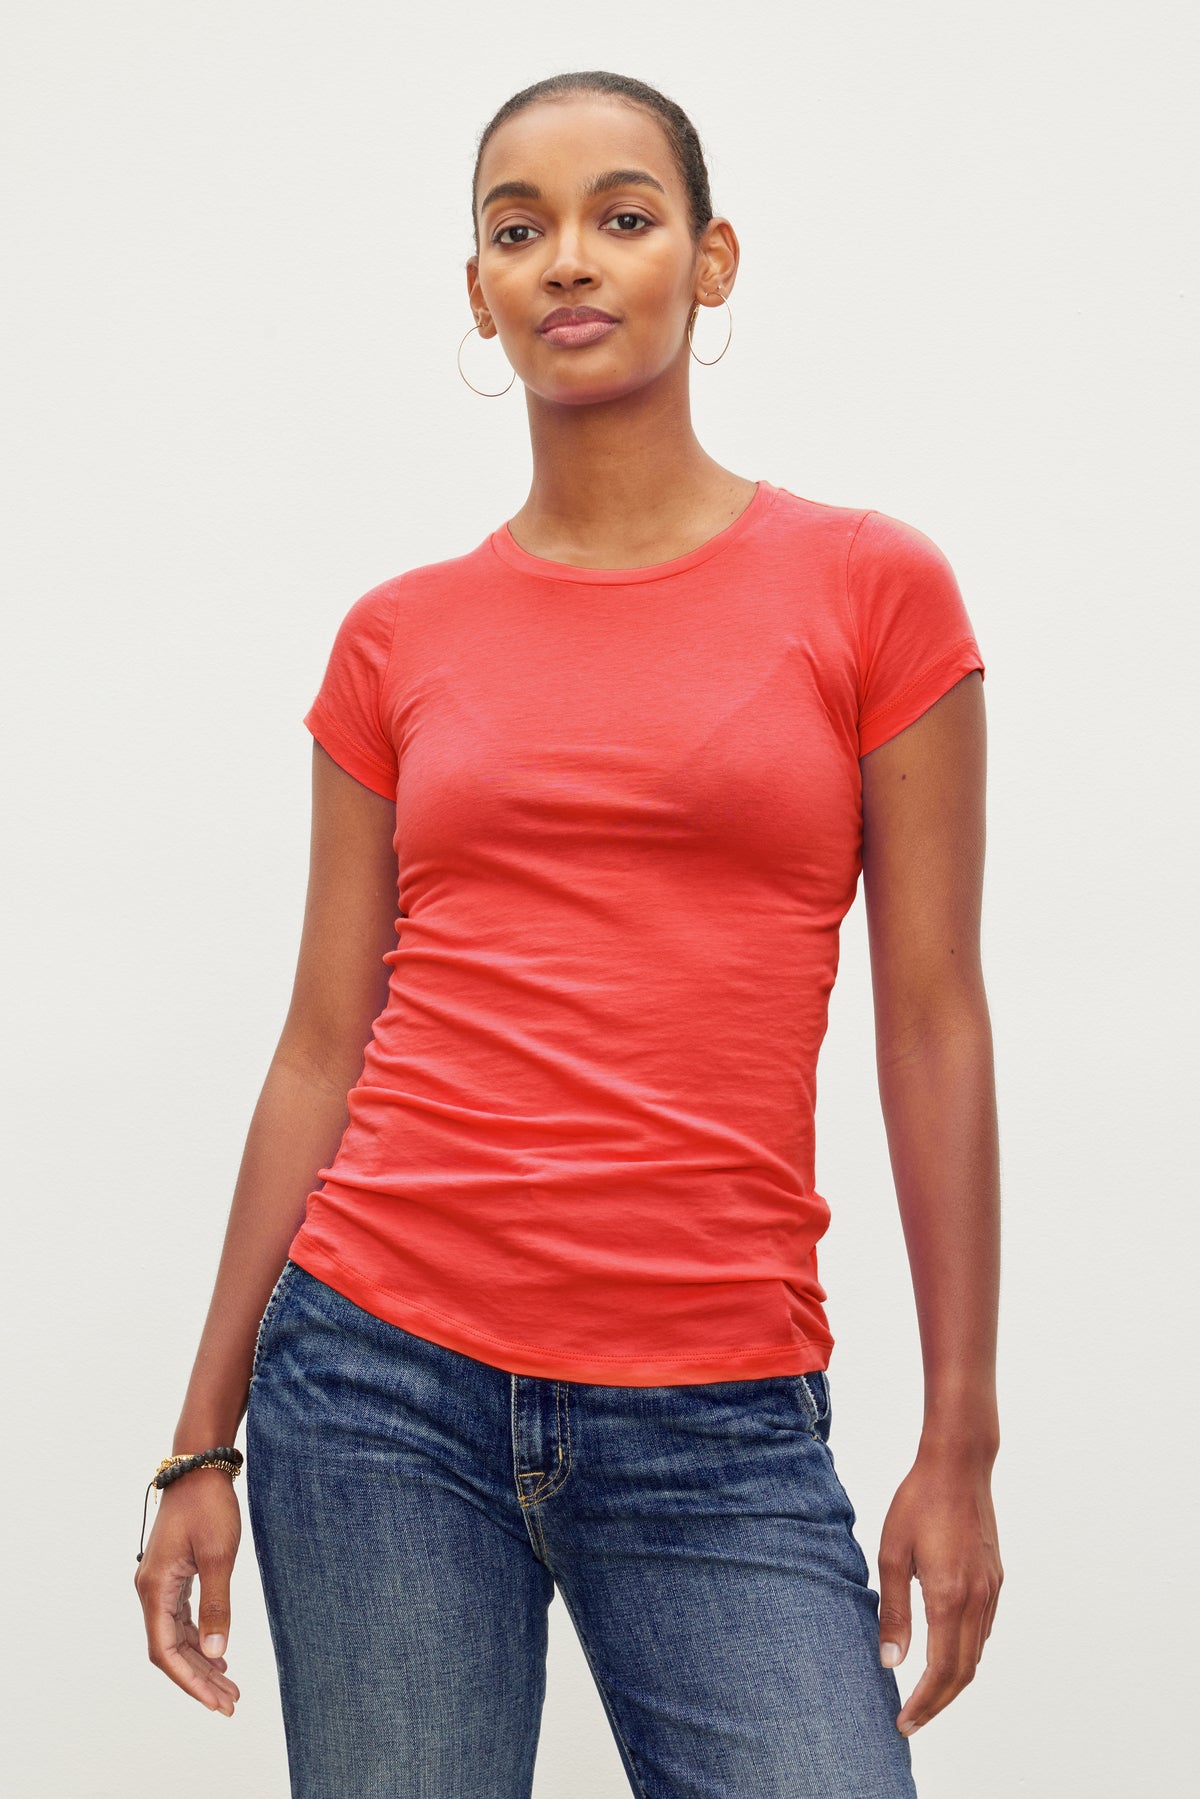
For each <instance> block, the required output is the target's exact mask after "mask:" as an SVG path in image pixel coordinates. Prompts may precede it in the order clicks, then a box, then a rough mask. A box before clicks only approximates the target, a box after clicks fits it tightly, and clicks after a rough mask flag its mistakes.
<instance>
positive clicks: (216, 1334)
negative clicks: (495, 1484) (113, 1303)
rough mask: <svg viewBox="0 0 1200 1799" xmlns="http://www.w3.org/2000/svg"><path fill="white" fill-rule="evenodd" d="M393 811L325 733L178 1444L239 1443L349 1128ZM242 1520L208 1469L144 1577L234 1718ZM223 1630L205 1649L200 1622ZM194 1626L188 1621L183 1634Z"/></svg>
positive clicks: (381, 934) (208, 1687)
mask: <svg viewBox="0 0 1200 1799" xmlns="http://www.w3.org/2000/svg"><path fill="white" fill-rule="evenodd" d="M394 829H395V808H394V806H393V804H392V802H391V801H389V800H385V799H383V798H382V797H381V796H380V795H379V794H377V793H373V792H372V791H371V790H370V788H368V787H364V786H363V785H362V784H361V783H359V782H358V781H356V780H354V779H353V777H352V776H350V775H349V774H347V773H346V772H345V770H344V769H342V768H340V767H339V766H338V764H337V763H336V762H335V761H334V760H333V759H332V757H331V756H329V755H328V754H327V752H326V751H325V750H324V749H322V748H321V746H320V744H318V743H316V742H315V741H314V743H313V762H312V829H311V841H310V863H309V877H308V893H307V898H306V901H305V910H304V921H303V927H302V931H301V939H300V950H299V956H298V960H297V967H296V975H295V980H294V984H293V989H292V996H291V1002H290V1005H289V1007H288V1012H287V1016H286V1018H285V1021H284V1025H283V1030H282V1032H281V1035H280V1038H279V1043H278V1045H277V1047H276V1049H275V1053H274V1055H273V1056H272V1059H271V1064H270V1067H269V1069H268V1071H267V1076H266V1079H265V1081H264V1083H263V1087H262V1091H261V1093H260V1095H259V1098H258V1102H257V1104H256V1106H255V1109H254V1113H253V1116H252V1118H251V1122H250V1128H249V1131H248V1133H247V1137H246V1145H245V1150H244V1152H243V1155H242V1160H241V1166H240V1168H239V1171H238V1176H237V1181H236V1184H235V1187H234V1193H233V1200H232V1204H231V1207H230V1213H229V1221H228V1224H227V1226H226V1230H225V1240H224V1244H223V1246H222V1250H221V1256H220V1260H219V1263H218V1267H217V1274H216V1279H215V1283H214V1287H213V1293H212V1299H211V1301H210V1304H209V1309H208V1316H207V1319H206V1321H205V1324H204V1328H203V1331H202V1333H201V1337H200V1344H199V1348H198V1350H197V1353H196V1358H195V1362H194V1365H193V1368H192V1373H191V1378H190V1380H189V1383H188V1387H187V1393H186V1396H185V1398H184V1403H183V1409H182V1411H181V1412H180V1415H179V1420H178V1423H177V1425H176V1427H175V1435H174V1440H173V1443H172V1449H171V1453H172V1454H181V1453H186V1452H188V1451H191V1450H198V1449H206V1448H209V1447H211V1446H212V1445H213V1444H216V1443H232V1442H233V1440H234V1438H235V1436H236V1433H237V1430H238V1427H239V1425H240V1423H241V1420H242V1417H243V1415H244V1413H245V1410H246V1402H247V1395H248V1391H249V1385H250V1367H251V1361H252V1358H253V1353H254V1342H255V1338H256V1336H257V1332H258V1323H259V1320H260V1318H261V1317H262V1313H263V1310H264V1308H265V1306H266V1303H267V1300H268V1298H269V1297H270V1293H271V1289H272V1287H273V1286H274V1284H275V1281H276V1279H277V1278H278V1276H279V1274H280V1272H281V1270H282V1268H283V1265H284V1262H285V1260H286V1259H287V1248H288V1244H289V1243H290V1242H291V1239H292V1237H293V1236H294V1235H295V1233H296V1231H297V1229H298V1228H299V1226H300V1224H301V1222H302V1220H303V1217H304V1203H305V1199H306V1197H307V1195H308V1193H309V1192H310V1190H311V1189H312V1187H313V1185H314V1183H315V1181H316V1178H317V1170H318V1169H319V1168H322V1167H325V1166H327V1165H328V1163H329V1162H330V1161H331V1160H332V1159H333V1156H334V1155H335V1153H336V1151H337V1147H338V1144H339V1143H340V1141H341V1137H342V1133H343V1131H344V1130H345V1128H346V1123H347V1118H348V1113H347V1103H346V1102H347V1096H348V1094H349V1091H350V1089H351V1088H352V1087H353V1086H354V1084H355V1082H356V1081H357V1079H358V1077H359V1074H360V1073H361V1072H362V1061H363V1052H364V1049H365V1047H366V1045H367V1043H368V1041H369V1039H370V1036H371V1027H372V1025H373V1023H374V1021H375V1019H376V1018H377V1017H378V1016H379V1014H380V1012H381V1011H382V1010H383V1008H384V1006H385V1004H386V1001H387V977H388V968H387V966H386V964H385V963H384V962H383V956H384V953H385V951H387V950H389V949H393V948H394V947H395V943H396V934H395V920H396V910H397V897H396V856H395V850H394V847H393V843H392V835H393V832H394ZM239 1529H240V1515H239V1513H238V1510H237V1501H236V1498H235V1497H234V1494H233V1490H232V1481H231V1478H230V1476H229V1475H228V1474H226V1473H224V1472H223V1471H222V1470H220V1469H197V1470H196V1471H194V1472H193V1473H191V1474H188V1475H185V1476H184V1478H183V1479H181V1480H178V1481H176V1482H174V1483H173V1484H172V1485H171V1486H170V1487H168V1488H166V1489H165V1490H164V1492H163V1493H162V1495H161V1497H160V1500H159V1504H158V1508H157V1512H156V1513H155V1524H154V1529H153V1531H152V1532H151V1535H150V1539H149V1543H148V1545H147V1549H146V1553H145V1555H144V1557H143V1559H142V1561H141V1562H140V1563H139V1564H138V1572H137V1578H136V1582H135V1584H136V1586H137V1590H138V1593H139V1596H140V1598H141V1600H142V1605H143V1608H144V1610H145V1615H146V1626H147V1633H148V1637H149V1642H150V1658H151V1660H152V1661H154V1662H155V1664H156V1665H157V1666H160V1667H162V1668H163V1670H164V1672H165V1673H167V1674H169V1675H170V1677H171V1678H172V1679H173V1680H176V1681H177V1682H178V1684H179V1685H181V1686H182V1687H184V1689H185V1691H187V1692H189V1693H191V1694H192V1695H193V1696H194V1697H196V1698H198V1699H200V1700H201V1701H202V1703H204V1704H206V1705H209V1706H210V1708H211V1709H214V1710H223V1711H228V1712H232V1709H233V1701H234V1700H235V1699H236V1698H237V1689H236V1687H235V1686H234V1685H233V1682H232V1681H229V1680H228V1679H226V1678H225V1675H224V1668H225V1663H224V1658H223V1648H224V1639H225V1637H226V1636H227V1633H228V1612H229V1603H228V1585H229V1572H230V1570H231V1568H232V1563H233V1557H234V1553H235V1552H236V1548H237V1541H238V1535H239ZM196 1572H199V1574H200V1577H201V1585H202V1594H203V1600H202V1605H201V1618H200V1623H201V1626H202V1627H203V1629H204V1630H205V1631H206V1632H211V1633H215V1634H216V1635H218V1636H219V1637H220V1638H221V1639H222V1646H221V1649H220V1650H218V1651H217V1652H216V1653H215V1654H214V1655H213V1656H211V1657H205V1656H204V1655H203V1654H201V1653H200V1649H199V1631H198V1629H197V1627H196V1626H195V1625H193V1624H192V1623H191V1621H190V1617H189V1616H187V1607H186V1600H187V1594H188V1592H189V1591H190V1585H191V1579H192V1577H193V1576H194V1574H195V1573H196ZM177 1625H182V1626H183V1628H182V1629H179V1628H177Z"/></svg>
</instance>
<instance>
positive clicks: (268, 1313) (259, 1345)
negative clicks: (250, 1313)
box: [250, 1259, 299, 1380]
mask: <svg viewBox="0 0 1200 1799" xmlns="http://www.w3.org/2000/svg"><path fill="white" fill-rule="evenodd" d="M298 1267H299V1263H298V1262H293V1261H291V1260H290V1259H289V1260H288V1261H286V1262H285V1263H284V1264H283V1269H282V1271H281V1273H280V1276H279V1279H278V1280H277V1281H276V1282H275V1285H274V1286H273V1287H272V1288H271V1294H270V1298H269V1299H268V1300H267V1303H266V1305H265V1306H264V1308H263V1315H262V1317H261V1318H260V1319H259V1321H258V1334H257V1336H256V1337H255V1339H254V1355H253V1356H252V1358H251V1361H250V1379H251V1380H253V1379H254V1377H255V1375H256V1374H257V1373H258V1365H259V1363H260V1362H261V1360H262V1352H263V1346H264V1344H265V1343H266V1339H267V1329H268V1326H269V1325H270V1322H271V1319H272V1318H273V1317H274V1315H275V1311H276V1308H277V1306H278V1304H279V1300H280V1296H281V1294H282V1293H283V1291H284V1288H285V1287H286V1286H287V1283H288V1281H289V1280H290V1278H291V1276H292V1274H293V1272H294V1271H295V1270H296V1268H298Z"/></svg>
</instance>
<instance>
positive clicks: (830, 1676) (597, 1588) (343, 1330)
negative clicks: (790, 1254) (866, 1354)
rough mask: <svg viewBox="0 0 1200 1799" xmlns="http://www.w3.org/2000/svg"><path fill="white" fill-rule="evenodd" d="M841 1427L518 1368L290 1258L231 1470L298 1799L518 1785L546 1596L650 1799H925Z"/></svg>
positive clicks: (789, 1394)
mask: <svg viewBox="0 0 1200 1799" xmlns="http://www.w3.org/2000/svg"><path fill="white" fill-rule="evenodd" d="M831 1416H832V1413H831V1407H830V1394H829V1380H828V1377H827V1376H826V1375H825V1374H823V1373H812V1374H784V1375H774V1376H770V1377H768V1378H767V1379H764V1380H735V1381H715V1382H708V1383H705V1384H703V1385H692V1386H686V1385H683V1386H665V1387H610V1386H597V1385H592V1384H590V1383H582V1382H576V1381H570V1382H568V1381H558V1380H551V1379H543V1378H541V1377H538V1376H531V1375H514V1374H508V1373H506V1372H505V1371H504V1370H502V1369H500V1368H495V1367H492V1366H491V1365H490V1364H488V1363H485V1362H479V1361H476V1360H474V1359H473V1358H472V1357H470V1356H465V1355H462V1354H460V1353H458V1352H457V1351H456V1350H453V1349H447V1348H444V1347H442V1346H441V1345H440V1344H437V1343H431V1342H429V1341H428V1340H427V1339H425V1338H423V1337H418V1336H414V1335H413V1334H412V1333H410V1332H409V1331H406V1330H403V1329H401V1328H399V1327H398V1326H396V1325H394V1324H389V1323H387V1322H385V1321H384V1320H383V1319H380V1318H376V1317H375V1316H374V1315H373V1314H372V1313H370V1312H367V1311H364V1310H363V1309H362V1308H361V1307H360V1306H357V1305H355V1304H354V1303H353V1302H352V1301H351V1300H349V1299H346V1298H345V1297H344V1296H343V1295H342V1294H340V1293H338V1292H337V1291H335V1289H334V1288H332V1287H330V1286H328V1285H327V1284H326V1283H325V1282H323V1281H321V1280H318V1279H317V1278H316V1276H314V1275H312V1274H309V1273H308V1271H307V1270H306V1269H304V1268H301V1267H300V1266H299V1265H298V1264H297V1263H295V1262H291V1261H289V1262H288V1264H287V1266H286V1267H285V1268H284V1271H283V1273H282V1275H281V1276H280V1279H279V1282H278V1283H277V1285H276V1287H275V1289H274V1291H273V1292H272V1294H271V1297H270V1300H269V1302H268V1305H267V1309H266V1311H265V1312H264V1314H263V1318H262V1321H261V1324H260V1328H259V1333H258V1339H257V1342H256V1344H255V1350H254V1363H253V1371H252V1377H251V1382H250V1397H249V1404H248V1409H247V1417H246V1483H247V1503H248V1509H249V1512H250V1519H251V1524H252V1527H253V1536H254V1546H255V1553H256V1555H257V1558H258V1565H259V1570H260V1573H261V1576H262V1582H263V1592H264V1596H265V1600H266V1607H267V1615H268V1619H269V1622H270V1628H271V1637H272V1642H273V1644H274V1649H275V1656H276V1661H277V1665H278V1670H279V1681H280V1694H281V1699H282V1706H283V1717H284V1727H285V1732H286V1738H287V1751H288V1762H289V1767H290V1774H291V1792H292V1795H293V1799H383V1796H384V1795H386V1796H387V1799H400V1796H401V1795H403V1796H404V1799H418V1796H420V1799H528V1796H529V1795H530V1793H531V1792H532V1783H533V1771H534V1759H535V1755H536V1750H537V1741H538V1731H539V1727H540V1722H541V1714H542V1703H543V1699H544V1696H545V1690H546V1650H547V1641H548V1609H549V1606H550V1604H551V1602H552V1600H553V1598H554V1596H555V1593H556V1592H557V1593H558V1594H559V1595H561V1598H562V1601H563V1603H564V1605H565V1606H566V1608H567V1611H568V1613H569V1615H570V1618H571V1621H572V1623H573V1625H574V1627H575V1630H576V1632H577V1634H578V1637H579V1641H580V1644H581V1646H582V1648H583V1651H584V1653H585V1655H586V1657H587V1660H588V1664H589V1666H590V1668H591V1672H592V1675H593V1677H594V1679H595V1682H596V1686H597V1689H598V1691H599V1694H600V1697H601V1700H602V1702H603V1704H604V1707H605V1711H606V1713H607V1716H608V1720H609V1723H610V1725H611V1727H612V1731H613V1736H614V1738H615V1741H616V1744H617V1748H618V1750H619V1753H620V1756H621V1759H622V1762H623V1764H624V1767H625V1771H626V1775H627V1777H628V1781H629V1786H630V1789H631V1791H632V1792H633V1793H634V1794H637V1795H641V1796H642V1799H912V1796H913V1795H915V1792H916V1789H915V1787H914V1785H913V1780H912V1773H911V1760H910V1751H909V1745H908V1742H907V1740H906V1739H905V1738H904V1737H902V1736H901V1735H900V1733H899V1731H898V1730H897V1729H896V1722H895V1721H896V1715H897V1713H898V1712H899V1710H900V1695H899V1692H898V1689H897V1685H896V1677H895V1675H894V1673H893V1672H892V1671H891V1670H890V1669H885V1668H883V1667H881V1666H880V1663H879V1655H878V1596H877V1594H876V1593H875V1592H874V1591H873V1590H872V1589H871V1587H870V1585H869V1584H868V1569H867V1564H866V1560H865V1558H864V1556H863V1553H862V1550H861V1548H860V1547H859V1544H858V1542H857V1539H856V1538H855V1536H854V1529H853V1527H854V1517H855V1515H854V1511H853V1508H852V1506H851V1504H850V1500H849V1498H848V1497H847V1494H846V1492H845V1489H844V1488H843V1487H842V1485H841V1482H840V1481H839V1479H838V1476H837V1474H836V1472H835V1470H834V1464H833V1457H832V1454H831V1451H830V1449H829V1441H828V1439H829V1428H830V1422H831Z"/></svg>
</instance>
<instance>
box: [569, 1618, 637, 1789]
mask: <svg viewBox="0 0 1200 1799" xmlns="http://www.w3.org/2000/svg"><path fill="white" fill-rule="evenodd" d="M558 1590H559V1592H560V1593H561V1594H562V1602H563V1604H564V1605H565V1606H566V1608H567V1612H568V1615H569V1616H570V1619H571V1622H572V1624H573V1625H574V1626H575V1632H576V1635H577V1636H578V1638H579V1642H580V1646H581V1647H582V1649H583V1653H584V1655H585V1657H586V1658H587V1664H588V1667H589V1668H590V1669H591V1671H592V1679H593V1680H594V1681H595V1683H596V1690H597V1692H598V1693H599V1694H600V1698H601V1700H602V1701H603V1703H604V1709H605V1711H606V1712H607V1713H608V1720H609V1723H610V1724H611V1726H612V1729H613V1732H614V1734H615V1736H616V1739H617V1741H618V1743H620V1745H621V1748H622V1750H623V1751H624V1754H625V1760H626V1762H627V1764H628V1767H629V1772H630V1774H631V1776H632V1778H633V1779H634V1780H635V1781H636V1782H637V1790H638V1792H639V1793H640V1794H641V1799H650V1795H649V1793H648V1791H647V1789H646V1784H645V1782H644V1781H643V1779H642V1776H641V1773H640V1771H639V1769H638V1765H637V1763H636V1761H635V1760H634V1757H633V1751H632V1749H630V1747H629V1744H628V1743H627V1742H626V1740H625V1733H624V1732H623V1731H622V1729H621V1726H620V1723H619V1722H618V1719H617V1713H616V1707H615V1706H614V1704H613V1701H612V1699H611V1698H610V1697H609V1694H608V1689H607V1688H606V1687H605V1684H604V1682H603V1680H601V1678H600V1671H599V1669H598V1668H597V1666H596V1663H595V1660H594V1658H593V1656H592V1649H591V1645H590V1643H589V1642H588V1640H587V1636H586V1634H585V1632H584V1629H583V1626H582V1625H581V1623H580V1622H579V1619H578V1618H577V1617H576V1616H575V1612H574V1610H573V1608H572V1606H571V1602H570V1600H569V1599H568V1598H567V1595H566V1593H565V1592H563V1589H562V1587H561V1586H560V1587H559V1589H558Z"/></svg>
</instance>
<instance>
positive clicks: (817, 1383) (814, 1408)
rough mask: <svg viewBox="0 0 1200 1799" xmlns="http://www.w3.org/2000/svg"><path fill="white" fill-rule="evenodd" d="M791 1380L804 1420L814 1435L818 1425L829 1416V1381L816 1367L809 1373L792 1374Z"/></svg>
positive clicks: (821, 1370) (822, 1370)
mask: <svg viewBox="0 0 1200 1799" xmlns="http://www.w3.org/2000/svg"><path fill="white" fill-rule="evenodd" d="M793 1380H794V1383H795V1389H796V1397H797V1398H798V1399H799V1401H800V1404H801V1407H802V1408H803V1411H804V1415H805V1422H806V1424H807V1427H808V1429H809V1430H810V1431H811V1432H813V1433H814V1435H815V1434H816V1432H817V1430H818V1428H819V1426H821V1425H822V1424H824V1422H825V1420H826V1419H827V1418H828V1417H829V1382H828V1380H827V1379H826V1376H825V1371H824V1369H821V1368H818V1369H816V1370H814V1372H813V1373H811V1374H797V1375H794V1376H793Z"/></svg>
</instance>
